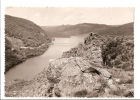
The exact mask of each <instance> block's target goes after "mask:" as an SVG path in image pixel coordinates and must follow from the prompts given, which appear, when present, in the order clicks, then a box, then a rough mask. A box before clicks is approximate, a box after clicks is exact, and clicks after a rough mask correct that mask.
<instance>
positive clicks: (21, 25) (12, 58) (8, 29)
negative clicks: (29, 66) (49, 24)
mask: <svg viewBox="0 0 140 100" xmlns="http://www.w3.org/2000/svg"><path fill="white" fill-rule="evenodd" d="M50 42H51V39H50V37H49V36H48V35H47V34H46V33H45V32H44V31H43V30H42V29H41V28H40V27H39V26H37V25H36V24H35V23H33V22H31V21H29V20H26V19H22V18H17V17H13V16H9V15H5V71H7V70H9V69H10V68H11V67H13V66H15V65H16V64H18V63H20V62H22V61H24V60H26V59H27V58H28V57H32V56H36V55H40V54H42V53H43V52H44V51H46V49H47V48H48V46H49V43H50Z"/></svg>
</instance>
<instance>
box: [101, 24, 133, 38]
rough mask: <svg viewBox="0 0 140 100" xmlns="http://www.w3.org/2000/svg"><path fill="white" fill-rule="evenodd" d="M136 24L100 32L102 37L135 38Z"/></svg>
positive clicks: (113, 27) (114, 27)
mask: <svg viewBox="0 0 140 100" xmlns="http://www.w3.org/2000/svg"><path fill="white" fill-rule="evenodd" d="M133 27H134V23H133V22H132V23H127V24H124V25H119V26H112V27H109V28H106V29H104V30H101V31H99V32H98V34H100V35H115V36H133V35H134V34H133V32H134V28H133Z"/></svg>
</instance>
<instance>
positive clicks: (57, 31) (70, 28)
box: [42, 23, 110, 37]
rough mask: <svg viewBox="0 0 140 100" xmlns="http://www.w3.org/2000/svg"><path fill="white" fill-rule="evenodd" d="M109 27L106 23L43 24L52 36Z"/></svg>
mask: <svg viewBox="0 0 140 100" xmlns="http://www.w3.org/2000/svg"><path fill="white" fill-rule="evenodd" d="M109 27H110V26H108V25H104V24H91V23H82V24H76V25H61V26H42V29H43V30H44V31H45V32H46V33H48V34H49V35H50V36H52V37H67V36H74V35H82V34H85V33H89V32H95V33H96V32H98V31H100V30H103V29H106V28H109Z"/></svg>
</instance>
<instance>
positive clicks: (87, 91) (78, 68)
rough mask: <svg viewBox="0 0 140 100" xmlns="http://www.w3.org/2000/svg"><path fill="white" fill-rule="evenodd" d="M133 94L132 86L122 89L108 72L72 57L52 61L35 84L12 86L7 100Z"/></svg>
mask: <svg viewBox="0 0 140 100" xmlns="http://www.w3.org/2000/svg"><path fill="white" fill-rule="evenodd" d="M124 88H127V90H125V89H124ZM132 92H133V90H132V89H130V88H129V86H124V85H118V83H117V79H114V78H113V76H112V74H110V73H109V72H108V71H106V70H105V69H103V68H99V67H97V66H93V65H90V63H88V62H87V61H86V60H85V59H83V58H81V57H70V58H61V59H57V60H53V61H51V62H50V65H49V67H48V68H46V69H44V70H43V71H42V72H41V73H39V74H38V75H37V76H36V77H35V78H34V79H33V80H32V81H25V80H15V81H13V82H11V84H10V85H9V86H6V92H5V96H6V97H122V96H132V94H131V93H132ZM116 94H117V95H116Z"/></svg>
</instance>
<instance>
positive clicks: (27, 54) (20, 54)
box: [5, 43, 51, 73]
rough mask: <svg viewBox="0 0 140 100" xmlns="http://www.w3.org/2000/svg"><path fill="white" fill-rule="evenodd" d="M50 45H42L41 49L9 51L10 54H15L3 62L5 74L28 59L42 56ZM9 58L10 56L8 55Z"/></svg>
mask: <svg viewBox="0 0 140 100" xmlns="http://www.w3.org/2000/svg"><path fill="white" fill-rule="evenodd" d="M50 44H51V43H49V45H48V44H44V45H43V46H41V47H36V48H27V47H26V48H20V47H19V48H16V49H15V50H11V51H10V52H11V53H12V54H15V55H14V57H13V58H9V59H6V62H5V73H6V72H7V71H8V70H10V69H11V68H12V67H13V66H16V65H18V64H20V63H23V62H24V61H26V60H27V59H29V58H32V57H36V56H39V55H42V54H43V53H44V52H45V51H46V50H47V49H48V48H49V46H50ZM9 56H10V55H9Z"/></svg>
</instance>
